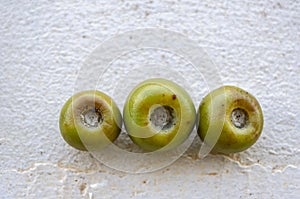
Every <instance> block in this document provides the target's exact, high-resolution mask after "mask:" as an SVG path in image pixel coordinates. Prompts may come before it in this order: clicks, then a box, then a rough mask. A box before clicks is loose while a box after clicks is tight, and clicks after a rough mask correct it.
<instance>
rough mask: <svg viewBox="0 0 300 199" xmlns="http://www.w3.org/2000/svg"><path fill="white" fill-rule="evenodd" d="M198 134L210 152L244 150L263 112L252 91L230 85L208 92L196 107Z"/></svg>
mask: <svg viewBox="0 0 300 199" xmlns="http://www.w3.org/2000/svg"><path fill="white" fill-rule="evenodd" d="M198 117H199V122H197V124H198V134H199V136H200V138H201V140H202V141H204V142H205V143H206V144H208V146H211V147H213V151H214V152H221V153H235V152H240V151H243V150H246V149H247V148H249V147H250V146H252V145H253V144H254V143H255V142H256V141H257V139H258V138H259V136H260V134H261V132H262V129H263V121H264V120H263V113H262V110H261V107H260V105H259V103H258V101H257V100H256V99H255V97H254V96H253V95H251V94H250V93H248V92H247V91H244V90H243V89H240V88H237V87H234V86H223V87H221V88H218V89H216V90H214V91H212V92H211V93H209V94H208V95H207V96H206V97H205V98H204V99H203V100H202V102H201V104H200V106H199V110H198Z"/></svg>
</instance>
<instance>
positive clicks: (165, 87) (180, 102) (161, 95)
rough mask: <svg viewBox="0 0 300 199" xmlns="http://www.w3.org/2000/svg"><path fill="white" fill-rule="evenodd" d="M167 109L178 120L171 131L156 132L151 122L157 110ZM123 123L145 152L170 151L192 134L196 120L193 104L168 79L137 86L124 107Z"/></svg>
mask: <svg viewBox="0 0 300 199" xmlns="http://www.w3.org/2000/svg"><path fill="white" fill-rule="evenodd" d="M159 106H168V107H170V108H171V110H173V113H174V116H175V119H174V120H173V122H172V125H170V127H168V129H157V128H155V126H153V121H151V117H150V115H151V111H153V109H155V107H159ZM123 116H124V124H125V128H126V130H127V132H128V134H129V136H130V138H131V139H132V141H133V142H134V143H135V144H137V145H138V146H139V147H140V148H142V149H144V150H146V151H155V150H159V149H161V150H168V149H172V148H174V147H176V146H179V145H180V144H182V143H183V142H184V141H185V140H186V139H187V138H188V136H189V135H190V133H191V131H192V130H193V128H194V124H195V120H196V111H195V107H194V104H193V102H192V100H191V98H190V96H189V95H188V93H187V92H186V91H185V90H184V89H183V88H182V87H180V86H179V85H177V84H175V83H173V82H171V81H169V80H165V79H161V78H156V79H149V80H146V81H144V82H142V83H140V84H139V85H137V86H136V87H135V88H134V89H133V90H132V91H131V93H130V94H129V96H128V97H127V100H126V103H125V106H124V112H123Z"/></svg>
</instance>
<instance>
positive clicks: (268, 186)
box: [0, 0, 300, 198]
mask: <svg viewBox="0 0 300 199" xmlns="http://www.w3.org/2000/svg"><path fill="white" fill-rule="evenodd" d="M0 15H1V17H0V24H1V27H0V48H1V51H0V52H1V56H0V63H1V64H0V67H1V75H0V91H1V94H0V110H1V114H0V119H1V125H0V148H1V151H0V158H1V159H0V160H1V164H0V176H1V180H0V192H1V196H2V197H3V198H21V197H26V198H43V197H48V198H145V197H146V198H150V197H152V198H158V197H159V198H171V197H173V198H184V197H190V198H207V197H209V198H221V197H225V196H226V197H228V198H245V197H247V198H297V196H298V195H299V194H300V191H299V184H300V169H299V166H300V158H299V157H300V156H299V155H300V148H299V141H300V140H299V139H300V134H299V129H300V123H299V117H300V106H299V105H300V104H299V102H300V87H299V81H300V76H299V73H300V57H299V52H300V2H299V1H297V0H296V1H294V0H290V1H288V0H286V1H284V0H277V1H251V0H246V1H240V0H233V1H224V0H217V1H208V0H207V1H192V0H187V1H184V0H177V1H176V0H169V1H164V2H163V3H161V2H160V1H156V0H153V1H138V0H134V1H116V0H112V1H97V2H96V1H91V2H88V1H57V2H55V3H53V2H52V1H34V2H30V3H29V2H26V1H5V0H4V1H1V3H0ZM146 27H148V28H149V27H151V28H165V29H168V30H172V31H176V32H179V33H182V34H184V35H186V37H188V38H190V39H192V40H194V41H195V43H197V44H198V45H199V46H201V47H202V48H203V49H204V50H205V51H206V52H207V54H208V55H209V56H210V58H211V60H212V61H213V62H214V63H215V64H216V66H217V69H218V71H219V75H218V77H220V78H221V80H222V82H223V84H231V85H236V86H239V87H242V88H244V89H246V90H248V91H249V92H251V93H252V94H254V95H255V96H256V97H257V99H258V100H259V102H260V103H261V105H262V108H263V111H264V116H265V126H264V130H263V134H262V136H261V137H260V139H259V140H258V142H257V143H256V144H255V145H254V146H253V147H251V148H250V149H249V150H247V151H245V152H242V153H238V154H234V155H229V156H225V155H209V156H207V157H206V158H204V159H199V158H197V153H198V150H199V146H200V141H199V139H198V138H196V139H195V143H194V144H193V146H192V147H191V148H190V149H189V150H188V151H187V152H186V153H185V154H184V155H183V156H182V157H181V158H180V159H178V160H177V161H176V162H175V163H173V164H171V165H170V166H168V167H165V168H162V169H160V170H158V171H155V172H151V173H146V174H128V173H125V172H121V171H117V170H115V169H113V168H109V167H107V166H105V165H103V164H102V163H101V162H99V161H98V160H97V159H95V158H93V157H92V156H91V155H89V153H86V152H80V151H77V150H75V149H73V148H71V147H69V146H68V145H67V144H66V143H65V142H64V141H63V139H62V138H61V136H60V132H59V129H58V117H59V112H60V108H61V107H62V105H63V103H64V102H65V101H66V100H67V99H68V98H69V97H70V96H71V95H72V94H73V91H74V85H75V84H76V81H77V76H78V75H80V72H82V71H81V70H80V67H81V65H82V63H83V61H84V60H85V59H86V57H87V56H88V55H90V54H91V53H92V51H93V49H95V48H96V47H97V46H98V45H100V44H101V43H102V42H103V41H105V40H107V39H109V38H111V37H112V36H114V35H116V34H121V33H124V32H126V31H130V30H135V29H137V28H146ZM133 39H134V38H133ZM139 53H140V54H139ZM160 53H162V52H160ZM140 55H143V56H140ZM158 55H159V53H158V54H157V52H155V51H151V50H150V51H141V52H138V53H136V54H135V53H131V54H130V55H124V57H121V58H119V59H117V60H115V62H114V63H112V65H113V66H112V68H113V69H114V70H112V71H111V72H112V73H111V74H106V75H107V76H104V78H106V79H104V82H106V84H105V85H103V90H104V91H105V92H107V93H109V94H111V95H112V97H114V99H115V101H116V102H117V103H118V105H119V106H120V107H122V104H123V103H124V99H123V98H121V95H117V94H114V93H113V92H112V90H111V89H112V88H111V87H110V82H112V81H111V80H112V79H114V80H118V79H121V78H126V76H125V77H124V76H122V75H123V74H124V73H123V71H122V72H118V70H117V69H118V67H119V69H120V70H121V69H122V70H125V73H126V70H127V69H126V67H127V68H130V66H135V65H137V64H138V63H140V62H146V63H147V62H148V61H149V59H151V60H152V61H154V62H160V63H162V64H164V65H171V66H172V67H174V68H177V69H178V70H182V71H185V69H184V68H183V67H182V65H183V64H184V63H185V62H184V61H182V60H181V59H180V57H177V56H172V54H170V53H168V52H165V53H164V56H161V57H159V58H158V57H157V56H158ZM139 56H140V57H139ZM114 64H115V65H114ZM125 66H126V67H125ZM207 70H210V69H209V68H207ZM127 72H129V71H127ZM129 75H130V73H129ZM215 75H216V74H211V76H209V77H205V79H206V81H209V80H210V79H213V78H215ZM110 78H112V79H110ZM140 78H142V77H140ZM189 78H190V79H189ZM200 79H201V78H199V82H197V79H196V80H195V77H194V76H193V75H191V76H190V77H188V75H187V76H186V81H187V82H189V83H190V85H188V86H191V88H194V89H191V90H190V92H191V95H192V97H193V100H194V102H195V106H198V104H199V103H200V100H201V98H202V97H203V95H205V94H206V93H207V92H208V90H207V89H205V88H203V89H202V88H201V85H202V84H201V81H202V80H201V81H200ZM134 81H135V79H134V78H132V77H131V78H128V83H133V82H134ZM114 82H115V81H114ZM185 85H186V84H185ZM98 86H99V89H101V85H98ZM118 88H119V87H118ZM197 89H198V90H197ZM197 92H199V94H197ZM113 94H114V95H113ZM194 133H195V132H194ZM118 142H119V143H121V144H120V145H122V144H123V147H128V149H131V148H132V147H134V146H133V145H132V144H131V143H130V141H129V140H128V138H126V137H125V136H123V137H121V138H119V139H118Z"/></svg>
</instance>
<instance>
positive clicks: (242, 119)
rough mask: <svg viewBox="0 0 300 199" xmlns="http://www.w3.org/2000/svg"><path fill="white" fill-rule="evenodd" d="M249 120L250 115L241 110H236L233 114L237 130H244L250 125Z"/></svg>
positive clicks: (232, 119)
mask: <svg viewBox="0 0 300 199" xmlns="http://www.w3.org/2000/svg"><path fill="white" fill-rule="evenodd" d="M248 120H249V116H248V113H247V112H246V111H245V110H243V109H241V108H236V109H234V110H233V111H232V112H231V122H232V124H233V125H234V126H235V127H236V128H239V129H241V128H244V127H245V126H246V125H247V124H248Z"/></svg>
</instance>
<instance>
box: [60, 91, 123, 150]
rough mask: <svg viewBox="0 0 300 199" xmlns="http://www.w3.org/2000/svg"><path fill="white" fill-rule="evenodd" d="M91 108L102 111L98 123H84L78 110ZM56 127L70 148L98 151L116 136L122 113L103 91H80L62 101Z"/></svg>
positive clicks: (120, 124)
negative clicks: (63, 102) (92, 124)
mask: <svg viewBox="0 0 300 199" xmlns="http://www.w3.org/2000/svg"><path fill="white" fill-rule="evenodd" d="M95 108H96V109H95ZM90 109H91V110H97V111H98V112H99V113H101V121H102V123H101V124H99V125H97V126H87V125H85V123H84V122H83V119H82V115H81V113H82V112H84V111H87V110H90ZM59 127H60V132H61V135H62V137H63V139H64V140H65V141H66V142H67V143H68V144H69V145H71V146H72V147H74V148H76V149H78V150H82V151H87V150H89V151H93V150H99V149H101V148H103V147H105V146H107V145H108V144H110V143H111V142H113V141H114V140H115V139H116V138H117V137H118V135H119V134H120V131H121V127H122V116H121V113H120V110H119V109H118V107H117V105H116V103H115V102H114V101H113V100H112V99H111V98H110V97H109V96H107V95H106V94H104V93H102V92H100V91H96V90H89V91H82V92H79V93H77V94H75V95H73V96H72V97H71V98H69V99H68V101H67V102H66V103H65V104H64V106H63V108H62V110H61V113H60V119H59Z"/></svg>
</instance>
